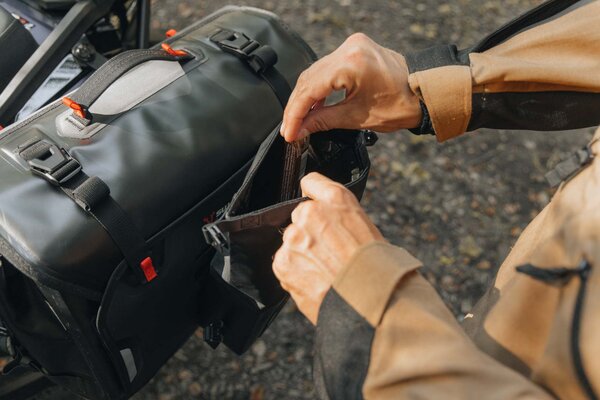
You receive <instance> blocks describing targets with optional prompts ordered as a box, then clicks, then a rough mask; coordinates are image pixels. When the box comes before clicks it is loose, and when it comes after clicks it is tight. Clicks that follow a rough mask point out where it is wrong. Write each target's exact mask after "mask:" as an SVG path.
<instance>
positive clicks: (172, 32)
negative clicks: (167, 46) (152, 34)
mask: <svg viewBox="0 0 600 400" xmlns="http://www.w3.org/2000/svg"><path fill="white" fill-rule="evenodd" d="M175 35H177V31H176V30H175V29H169V30H168V31H166V32H165V36H166V37H168V38H170V37H173V36H175Z"/></svg>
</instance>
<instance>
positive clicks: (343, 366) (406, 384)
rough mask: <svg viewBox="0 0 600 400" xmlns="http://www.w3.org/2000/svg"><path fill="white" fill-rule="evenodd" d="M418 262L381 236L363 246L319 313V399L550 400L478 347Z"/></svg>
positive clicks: (317, 374)
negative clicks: (430, 283)
mask: <svg viewBox="0 0 600 400" xmlns="http://www.w3.org/2000/svg"><path fill="white" fill-rule="evenodd" d="M420 265H421V264H420V263H419V261H418V260H416V259H415V258H414V257H412V256H411V255H410V254H409V253H408V252H406V251H405V250H403V249H401V248H398V247H394V246H391V245H389V244H384V243H376V244H371V245H368V246H366V247H363V248H362V249H360V250H359V251H358V253H357V254H356V255H355V256H354V258H353V260H352V261H351V262H350V263H349V265H347V266H346V267H345V268H344V270H343V272H342V273H341V274H340V275H339V276H338V277H337V279H336V281H335V282H334V284H333V287H332V289H330V291H329V292H328V293H327V295H326V297H325V299H324V301H323V304H322V305H321V309H320V312H319V319H318V324H317V337H316V354H315V365H314V374H315V384H316V388H317V393H318V395H319V397H320V398H322V399H332V400H337V399H344V400H352V399H362V398H366V399H382V400H385V399H405V398H406V399H408V398H410V399H413V398H414V399H424V400H426V399H449V400H452V399H481V398H485V399H491V400H494V399H504V400H508V399H541V400H544V399H551V397H550V396H549V395H548V394H547V393H546V392H544V391H543V390H542V389H541V388H539V387H538V386H536V385H534V384H533V383H532V382H531V381H528V380H527V379H525V378H524V377H523V376H522V375H519V374H518V373H517V372H515V371H513V370H511V369H509V368H508V367H506V366H504V365H502V364H500V363H499V362H497V361H495V360H494V359H492V358H490V357H489V356H487V355H486V354H484V353H483V352H481V351H479V350H478V349H477V348H476V346H475V345H474V344H473V343H472V342H471V341H470V340H469V338H468V337H467V336H466V334H465V333H464V332H463V330H462V329H461V327H460V326H459V325H458V323H457V322H456V320H455V319H454V317H453V316H452V314H451V313H450V311H449V310H448V309H447V308H446V307H445V305H444V304H443V302H442V300H441V299H440V298H439V297H438V295H437V294H436V292H435V290H434V289H433V288H432V287H431V286H430V285H429V284H428V283H427V282H426V281H425V279H424V278H423V277H422V276H421V275H420V274H419V273H418V272H416V269H417V268H418V267H420Z"/></svg>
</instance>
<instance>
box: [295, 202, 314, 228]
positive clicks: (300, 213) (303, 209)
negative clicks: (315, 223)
mask: <svg viewBox="0 0 600 400" xmlns="http://www.w3.org/2000/svg"><path fill="white" fill-rule="evenodd" d="M315 207H316V205H315V202H314V201H310V200H309V201H305V202H302V203H300V204H298V206H297V207H296V209H295V210H294V211H293V212H292V222H294V223H300V224H301V223H303V222H305V221H307V220H308V219H310V218H311V215H312V214H314V212H315V211H316V209H315Z"/></svg>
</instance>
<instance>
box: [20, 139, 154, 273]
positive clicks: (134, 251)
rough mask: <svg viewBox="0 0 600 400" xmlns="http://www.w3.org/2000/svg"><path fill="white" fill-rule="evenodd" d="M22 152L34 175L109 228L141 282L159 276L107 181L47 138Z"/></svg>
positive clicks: (138, 235)
mask: <svg viewBox="0 0 600 400" xmlns="http://www.w3.org/2000/svg"><path fill="white" fill-rule="evenodd" d="M19 154H20V155H21V157H22V158H23V159H24V160H25V161H27V163H28V164H29V166H30V167H31V169H32V172H33V173H34V174H36V175H38V176H41V177H42V178H44V179H45V180H47V181H48V182H50V183H52V184H53V185H55V186H58V187H59V188H60V189H61V190H62V191H63V192H64V193H65V194H66V195H67V196H68V197H69V198H70V199H71V200H73V201H74V202H75V203H76V204H77V205H78V206H79V207H81V208H82V209H83V210H84V211H86V212H87V213H88V214H89V215H90V216H92V217H93V218H94V219H95V220H96V221H97V222H98V223H99V224H100V225H101V226H102V227H103V228H104V230H106V232H107V233H108V234H109V236H110V237H111V239H112V240H113V241H114V243H115V244H116V246H117V247H118V248H119V250H120V251H121V253H122V254H123V257H124V259H125V261H126V262H127V264H128V265H129V267H130V268H131V270H132V271H133V273H134V274H135V275H136V276H137V277H138V278H139V280H140V281H141V282H149V281H151V280H152V279H154V278H155V277H156V271H155V270H154V266H153V265H152V259H151V258H149V257H150V251H149V249H148V247H147V244H146V241H145V240H144V238H143V236H142V235H141V234H140V232H139V230H138V229H137V228H136V226H135V224H134V222H133V221H132V220H131V218H130V217H129V215H128V214H127V213H126V212H125V211H124V210H123V209H122V208H121V207H120V206H119V204H118V203H117V202H116V201H115V200H114V199H113V198H112V197H111V196H110V189H109V188H108V186H107V185H106V183H104V181H102V180H101V179H100V178H98V177H89V176H88V175H87V174H85V173H84V172H83V171H82V170H81V165H80V164H79V162H78V161H77V160H75V159H74V158H72V157H71V156H70V155H69V154H68V153H66V152H65V151H64V150H63V149H59V148H58V147H57V146H56V145H55V144H53V143H50V142H48V141H47V140H38V141H35V142H29V143H26V144H24V145H23V146H22V148H21V151H20V153H19ZM49 154H51V156H49Z"/></svg>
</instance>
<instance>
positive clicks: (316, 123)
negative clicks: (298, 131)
mask: <svg viewBox="0 0 600 400" xmlns="http://www.w3.org/2000/svg"><path fill="white" fill-rule="evenodd" d="M329 125H330V124H329V122H328V121H327V120H325V119H324V118H323V117H322V116H316V117H314V118H313V119H312V120H311V121H310V126H309V129H310V130H311V131H313V132H324V131H328V130H330V129H331V127H330V126H329Z"/></svg>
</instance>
